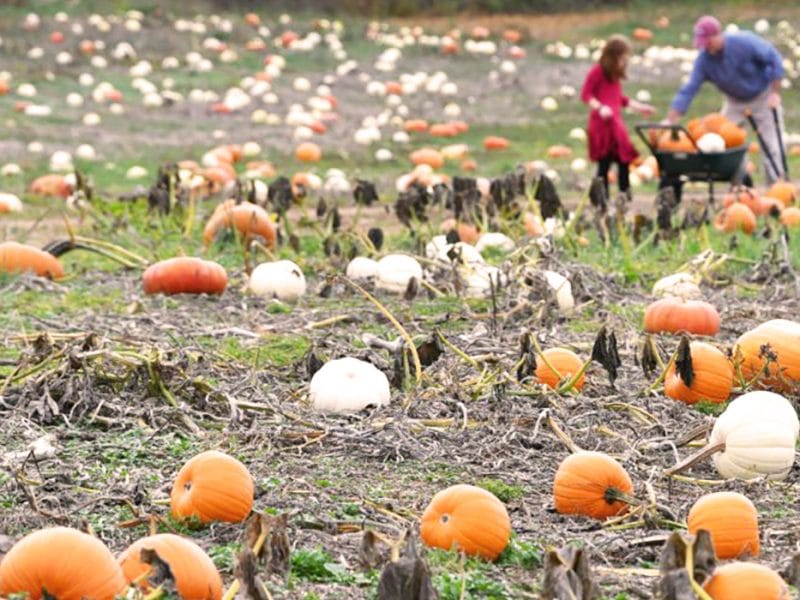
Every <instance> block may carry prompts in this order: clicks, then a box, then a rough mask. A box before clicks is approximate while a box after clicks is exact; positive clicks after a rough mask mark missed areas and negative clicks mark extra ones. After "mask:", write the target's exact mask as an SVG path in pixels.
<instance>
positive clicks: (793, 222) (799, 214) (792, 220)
mask: <svg viewBox="0 0 800 600" xmlns="http://www.w3.org/2000/svg"><path fill="white" fill-rule="evenodd" d="M781 223H782V224H784V225H786V227H797V226H798V225H800V208H798V207H797V206H787V207H786V208H784V209H783V210H782V211H781Z"/></svg>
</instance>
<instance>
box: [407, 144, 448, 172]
mask: <svg viewBox="0 0 800 600" xmlns="http://www.w3.org/2000/svg"><path fill="white" fill-rule="evenodd" d="M409 158H411V162H412V163H414V164H415V165H428V166H429V167H431V168H432V169H441V168H442V167H443V166H444V157H443V156H442V153H441V152H439V151H438V150H436V149H434V148H420V149H419V150H415V151H414V152H412V153H411V155H410V156H409Z"/></svg>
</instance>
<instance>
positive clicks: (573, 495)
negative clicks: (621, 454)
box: [553, 451, 633, 519]
mask: <svg viewBox="0 0 800 600" xmlns="http://www.w3.org/2000/svg"><path fill="white" fill-rule="evenodd" d="M632 493H633V482H632V481H631V478H630V476H629V475H628V473H627V471H625V469H624V468H622V465H620V464H619V463H618V462H617V461H616V460H614V459H613V458H611V457H610V456H608V455H607V454H604V453H603V452H586V451H582V452H576V453H575V454H571V455H570V456H568V457H567V458H565V459H564V460H563V461H562V462H561V464H560V465H559V466H558V471H556V476H555V480H554V481H553V499H554V500H555V506H556V510H557V511H558V512H560V513H561V514H565V515H583V516H586V517H591V518H593V519H606V518H608V517H613V516H616V515H620V514H623V513H626V512H628V504H627V503H625V502H623V501H621V500H620V495H621V494H624V495H628V496H629V495H631V494H632Z"/></svg>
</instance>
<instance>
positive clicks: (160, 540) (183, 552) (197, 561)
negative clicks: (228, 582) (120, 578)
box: [119, 533, 222, 600]
mask: <svg viewBox="0 0 800 600" xmlns="http://www.w3.org/2000/svg"><path fill="white" fill-rule="evenodd" d="M142 550H154V551H155V552H156V554H157V555H158V558H160V559H161V560H162V561H164V562H165V563H167V565H169V570H170V572H171V573H172V577H173V579H174V580H175V587H176V588H177V590H178V593H179V594H180V597H181V598H187V599H188V598H191V599H192V600H219V599H220V598H222V578H221V577H220V576H219V571H217V567H215V566H214V561H212V560H211V558H210V557H209V556H208V554H206V553H205V552H203V549H202V548H200V546H198V545H197V544H195V543H194V542H193V541H191V540H188V539H186V538H182V537H180V536H178V535H175V534H172V533H159V534H157V535H151V536H148V537H145V538H142V539H140V540H137V541H135V542H134V543H133V544H131V545H130V546H128V549H127V550H125V551H124V552H123V553H122V554H120V556H119V564H120V565H121V566H122V571H123V572H124V574H125V578H126V579H127V580H128V582H129V583H134V582H136V583H137V584H138V586H139V588H140V589H141V590H142V591H143V592H148V591H150V590H151V589H152V586H151V585H150V583H149V582H148V579H147V573H149V571H150V569H151V566H150V565H149V564H148V563H146V562H143V561H142Z"/></svg>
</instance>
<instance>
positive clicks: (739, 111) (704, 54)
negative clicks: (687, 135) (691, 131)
mask: <svg viewBox="0 0 800 600" xmlns="http://www.w3.org/2000/svg"><path fill="white" fill-rule="evenodd" d="M694 45H695V47H696V48H698V49H699V50H700V53H699V54H698V56H697V59H696V60H695V63H694V68H693V70H692V74H691V76H690V77H689V81H688V82H687V83H686V84H685V85H684V86H683V87H682V88H681V89H680V90H679V91H678V93H677V94H675V99H674V100H673V101H672V105H671V107H670V110H669V112H668V113H667V121H669V122H670V123H675V122H677V120H678V119H679V118H680V116H681V115H683V114H684V113H685V112H686V111H687V109H688V108H689V105H690V104H691V103H692V100H693V99H694V97H695V95H696V94H697V92H698V91H699V90H700V86H701V85H703V83H704V82H705V81H711V82H712V83H714V85H716V86H717V88H719V90H720V91H721V92H722V93H723V94H725V101H724V102H723V104H722V111H721V112H722V114H724V115H725V116H726V117H728V119H730V120H731V121H733V122H734V123H738V124H740V125H742V124H743V123H744V121H745V119H746V115H747V111H750V112H751V113H752V115H753V119H754V120H755V122H756V125H758V131H759V133H760V134H761V138H762V140H763V145H765V146H766V147H767V148H766V149H765V148H763V147H762V149H761V150H762V154H764V169H765V172H766V179H767V183H768V184H770V185H771V184H772V183H774V182H775V181H776V180H777V179H780V178H781V177H782V176H784V175H785V174H784V173H783V168H782V165H781V158H780V157H781V150H780V142H779V140H783V139H784V138H785V136H784V135H781V136H780V138H779V137H778V134H779V131H778V129H777V127H776V126H775V119H774V117H773V109H774V110H775V111H777V115H778V123H779V125H778V126H779V127H780V128H781V133H782V131H783V111H782V110H781V79H782V78H783V59H782V58H781V55H780V54H779V53H778V51H777V50H776V49H775V47H774V46H773V45H772V44H770V43H769V42H767V41H766V40H764V39H763V38H761V37H759V36H757V35H756V34H755V33H752V32H750V31H738V32H735V33H723V31H722V25H721V24H720V22H719V21H718V20H717V19H715V18H714V17H712V16H710V15H705V16H703V17H700V18H699V19H698V20H697V22H696V23H695V26H694ZM767 149H768V150H769V152H770V153H771V155H772V159H773V161H774V163H775V167H773V165H772V163H770V161H769V159H768V158H767V156H766V152H765V150H767ZM776 168H777V171H776Z"/></svg>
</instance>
